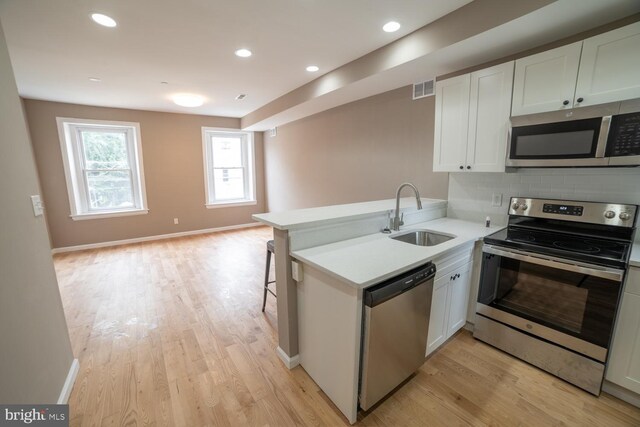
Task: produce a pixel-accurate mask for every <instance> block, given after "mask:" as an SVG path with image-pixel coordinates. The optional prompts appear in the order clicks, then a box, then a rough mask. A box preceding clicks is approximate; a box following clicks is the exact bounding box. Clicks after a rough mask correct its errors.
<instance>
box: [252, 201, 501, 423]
mask: <svg viewBox="0 0 640 427" xmlns="http://www.w3.org/2000/svg"><path fill="white" fill-rule="evenodd" d="M421 201H422V209H420V210H418V209H416V201H415V199H413V198H403V199H401V200H400V213H401V215H403V216H404V225H403V226H402V227H401V229H400V230H399V231H394V232H391V233H389V232H388V230H386V231H387V232H386V233H385V232H383V229H385V228H387V227H388V226H389V223H390V218H391V216H392V214H393V213H394V212H393V211H394V209H395V207H394V205H395V200H394V199H389V200H380V201H373V202H364V203H355V204H346V205H336V206H327V207H319V208H311V209H301V210H294V211H288V212H279V213H267V214H258V215H254V219H255V220H257V221H260V222H262V223H265V224H267V225H270V226H272V227H273V228H274V240H275V248H276V250H275V252H276V290H277V294H278V300H277V312H278V335H279V347H278V349H277V352H278V355H279V356H280V358H281V359H282V360H283V362H284V363H285V364H286V365H287V366H288V367H289V368H292V367H294V366H296V365H298V364H301V365H302V367H303V368H304V369H305V370H306V371H307V372H308V373H309V375H311V377H312V378H313V379H314V381H316V383H317V384H318V385H319V386H320V387H321V388H322V390H323V391H324V392H325V393H326V394H327V396H329V398H330V399H331V400H332V401H333V402H334V403H335V404H336V406H337V407H338V408H339V409H340V410H341V411H342V413H343V414H344V415H345V416H346V417H347V419H348V420H349V421H350V422H351V423H354V422H355V421H356V416H357V410H358V384H359V375H360V351H361V334H362V311H363V308H362V307H363V305H362V304H363V303H362V298H363V291H364V290H365V289H366V288H369V287H371V286H373V285H376V284H378V283H381V282H383V281H385V280H387V279H391V278H393V277H396V276H398V275H400V274H402V273H405V272H407V271H409V270H412V269H414V268H416V267H420V266H422V265H425V264H426V263H428V262H429V261H432V262H433V263H434V264H435V266H436V269H437V272H436V276H435V282H434V285H433V294H432V298H431V301H432V304H431V314H430V321H429V337H428V339H427V347H426V348H425V356H426V355H427V354H429V353H430V352H432V351H433V350H435V349H436V348H437V347H438V346H439V345H441V344H442V343H444V342H445V341H446V340H447V339H448V338H449V337H450V336H452V335H453V333H455V332H456V331H457V330H459V329H460V328H461V327H463V326H464V325H465V324H466V322H467V321H468V320H469V319H472V318H473V312H474V311H473V310H469V308H470V305H469V300H470V298H469V295H470V294H473V293H474V292H476V291H477V282H478V279H477V278H478V275H479V270H478V266H479V262H478V261H479V259H476V262H475V263H474V262H473V254H474V252H475V250H474V249H475V247H476V242H478V241H480V240H481V239H482V238H483V237H484V236H485V235H487V234H490V233H493V232H495V231H497V230H498V229H500V227H495V226H494V227H486V225H485V224H484V223H474V222H469V221H462V220H457V219H451V218H447V217H446V209H447V202H446V201H444V200H436V199H426V198H423V199H421ZM409 230H429V231H431V232H436V233H442V234H445V235H449V236H451V237H452V238H450V239H449V240H447V241H444V242H442V243H439V244H435V245H431V246H419V245H414V244H410V243H407V242H403V241H399V240H395V239H393V237H395V236H398V235H401V234H403V233H405V232H407V231H409ZM281 254H286V255H285V256H282V255H281ZM471 299H473V298H471Z"/></svg>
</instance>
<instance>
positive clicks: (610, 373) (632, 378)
mask: <svg viewBox="0 0 640 427" xmlns="http://www.w3.org/2000/svg"><path fill="white" fill-rule="evenodd" d="M610 351H611V354H610V355H609V362H608V363H607V374H606V378H607V379H608V380H609V381H611V382H612V383H615V384H617V385H619V386H621V387H624V388H626V389H628V390H631V391H633V392H635V393H640V269H638V268H635V267H632V268H630V269H629V272H628V274H627V279H626V283H625V288H624V293H623V294H622V300H621V304H620V308H619V312H618V320H617V321H616V329H615V331H614V334H613V341H612V344H611V350H610Z"/></svg>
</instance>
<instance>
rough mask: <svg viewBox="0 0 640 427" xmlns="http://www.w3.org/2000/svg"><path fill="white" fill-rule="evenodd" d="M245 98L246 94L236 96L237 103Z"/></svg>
mask: <svg viewBox="0 0 640 427" xmlns="http://www.w3.org/2000/svg"><path fill="white" fill-rule="evenodd" d="M246 97H247V94H246V93H241V94H240V95H238V96H236V100H238V101H242V100H243V99H245V98H246Z"/></svg>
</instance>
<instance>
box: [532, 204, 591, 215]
mask: <svg viewBox="0 0 640 427" xmlns="http://www.w3.org/2000/svg"><path fill="white" fill-rule="evenodd" d="M583 211H584V206H577V205H560V204H555V203H544V204H543V205H542V212H545V213H553V214H558V215H575V216H582V212H583Z"/></svg>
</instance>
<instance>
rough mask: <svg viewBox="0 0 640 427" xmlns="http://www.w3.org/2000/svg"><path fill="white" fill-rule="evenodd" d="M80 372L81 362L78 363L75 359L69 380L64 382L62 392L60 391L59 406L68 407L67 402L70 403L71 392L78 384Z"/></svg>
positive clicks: (68, 375) (70, 369) (68, 376)
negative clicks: (77, 379)
mask: <svg viewBox="0 0 640 427" xmlns="http://www.w3.org/2000/svg"><path fill="white" fill-rule="evenodd" d="M79 371H80V362H78V359H73V362H71V367H70V368H69V373H68V374H67V379H66V380H65V381H64V385H63V386H62V391H60V397H58V405H66V404H67V402H69V396H71V390H73V385H74V384H75V382H76V378H77V377H78V372H79Z"/></svg>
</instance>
